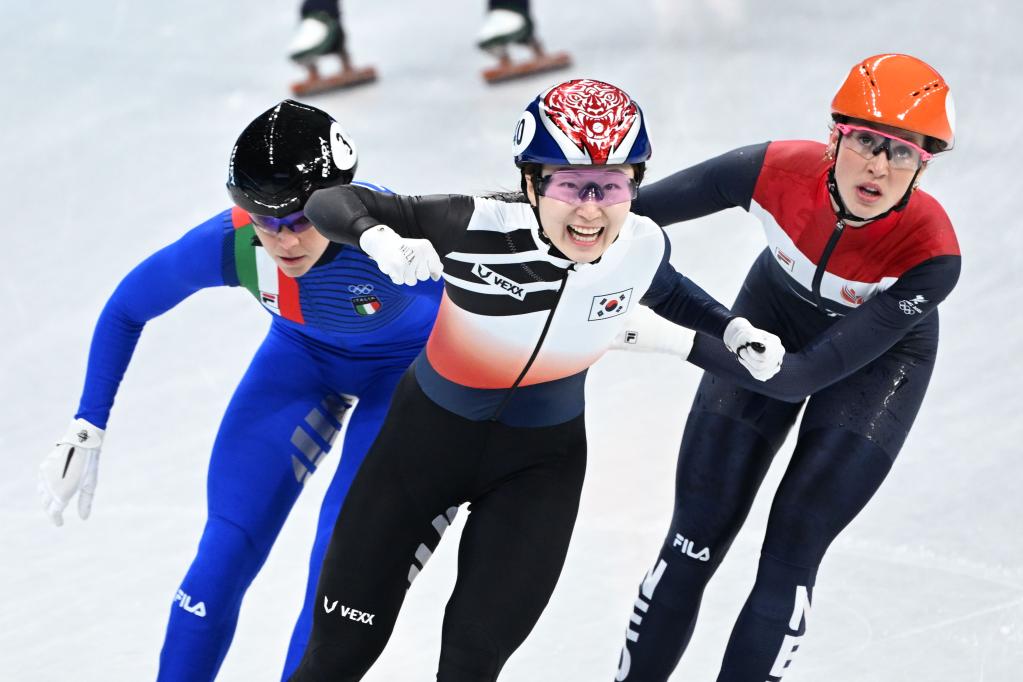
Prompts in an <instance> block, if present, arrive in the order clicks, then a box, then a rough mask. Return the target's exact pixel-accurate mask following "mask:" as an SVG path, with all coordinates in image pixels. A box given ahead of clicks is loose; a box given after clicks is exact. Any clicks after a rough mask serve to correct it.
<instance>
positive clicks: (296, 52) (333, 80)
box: [288, 12, 377, 95]
mask: <svg viewBox="0 0 1023 682" xmlns="http://www.w3.org/2000/svg"><path fill="white" fill-rule="evenodd" d="M331 55H337V56H338V58H339V59H340V61H341V70H340V71H338V72H336V73H334V74H332V75H326V76H324V75H321V74H320V71H319V66H318V64H319V62H320V60H321V59H323V58H324V57H329V56H331ZM288 57H289V58H290V59H291V60H292V61H293V62H295V63H296V64H300V65H301V66H303V67H305V69H306V72H307V73H306V79H305V80H303V81H298V82H295V83H292V84H291V91H292V92H293V93H294V94H296V95H314V94H316V93H319V92H326V91H328V90H337V89H340V88H350V87H353V86H355V85H361V84H363V83H370V82H372V81H375V80H376V77H377V72H376V69H374V68H373V67H372V66H369V67H363V68H356V67H353V66H352V62H351V59H350V58H349V56H348V51H347V50H346V49H345V32H344V29H343V28H341V23H340V22H339V21H338V20H337V19H335V18H334V17H332V16H330V15H329V14H326V13H323V12H316V13H314V14H310V15H308V16H306V17H303V18H302V22H301V23H300V24H299V25H298V32H297V33H296V34H295V37H294V38H293V39H292V41H291V45H289V46H288Z"/></svg>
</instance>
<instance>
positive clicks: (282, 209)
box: [227, 99, 359, 218]
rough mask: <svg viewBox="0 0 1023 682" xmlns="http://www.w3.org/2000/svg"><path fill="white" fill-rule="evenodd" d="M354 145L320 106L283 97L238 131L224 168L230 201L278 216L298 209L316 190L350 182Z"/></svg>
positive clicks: (263, 213)
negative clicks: (225, 169)
mask: <svg viewBox="0 0 1023 682" xmlns="http://www.w3.org/2000/svg"><path fill="white" fill-rule="evenodd" d="M358 161H359V158H358V154H357V153H356V150H355V144H354V143H353V142H352V140H351V138H350V137H348V134H347V133H346V132H345V131H344V130H342V129H341V126H340V124H338V122H337V121H335V120H334V119H333V118H331V117H330V115H329V114H327V113H326V112H324V111H321V110H319V109H317V108H316V107H311V106H308V105H306V104H300V103H299V102H295V101H294V100H290V99H286V100H284V101H283V102H281V103H280V104H278V105H277V106H275V107H273V108H272V109H268V110H267V111H264V112H263V113H262V114H260V115H259V116H258V117H256V119H255V120H254V121H253V122H252V123H250V124H249V125H248V126H247V127H246V128H245V130H243V131H242V134H241V135H239V136H238V141H237V142H235V145H234V149H233V150H231V161H230V163H229V165H228V168H227V191H228V193H229V194H230V195H231V200H232V201H234V203H235V204H236V205H238V206H239V207H240V208H242V209H244V210H246V211H248V212H249V213H256V214H258V215H269V216H274V217H277V218H281V217H283V216H286V215H289V214H291V213H294V212H295V211H300V210H302V207H303V206H305V202H306V201H307V200H308V199H309V196H310V195H311V194H312V193H313V192H315V191H316V190H318V189H322V188H324V187H333V186H334V185H344V184H347V183H349V182H351V181H352V178H353V177H354V176H355V167H356V166H357V165H358Z"/></svg>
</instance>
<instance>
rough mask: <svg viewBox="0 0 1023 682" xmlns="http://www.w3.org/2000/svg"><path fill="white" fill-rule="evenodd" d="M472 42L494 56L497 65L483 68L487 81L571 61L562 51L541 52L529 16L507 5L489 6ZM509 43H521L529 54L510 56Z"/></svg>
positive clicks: (495, 81) (557, 66) (550, 68)
mask: <svg viewBox="0 0 1023 682" xmlns="http://www.w3.org/2000/svg"><path fill="white" fill-rule="evenodd" d="M476 44H477V45H478V46H479V48H480V49H481V50H483V51H484V52H487V53H488V54H491V55H493V56H495V57H497V60H498V63H497V66H495V67H493V68H490V69H486V70H484V71H483V78H484V79H485V80H486V81H487V82H488V83H499V82H501V81H506V80H510V79H512V78H522V77H524V76H531V75H533V74H535V73H542V72H544V71H552V70H554V69H563V68H565V67H567V66H571V64H572V59H571V57H569V56H568V54H567V53H565V52H557V53H554V54H547V53H545V52H544V50H543V47H542V46H541V45H540V42H539V41H538V40H537V39H536V36H535V34H534V30H533V21H532V19H530V18H529V17H528V16H526V15H524V14H522V13H521V12H516V11H514V10H510V9H492V10H490V11H489V12H487V16H486V18H485V19H484V21H483V27H482V28H481V29H480V32H479V35H478V36H477V38H476ZM512 45H516V46H518V45H523V46H525V47H526V48H528V49H529V52H530V56H529V57H528V58H526V59H523V60H519V61H515V60H513V59H512V57H511V50H510V48H511V46H512Z"/></svg>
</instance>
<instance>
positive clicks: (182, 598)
mask: <svg viewBox="0 0 1023 682" xmlns="http://www.w3.org/2000/svg"><path fill="white" fill-rule="evenodd" d="M174 601H176V602H177V603H178V606H180V607H181V608H183V609H184V610H185V611H188V612H189V613H190V614H192V615H193V616H199V617H200V618H205V617H206V603H205V602H199V603H198V604H196V605H195V606H193V605H192V598H191V597H190V596H188V595H187V594H185V593H184V592H182V591H181V590H178V591H177V592H176V593H175V594H174Z"/></svg>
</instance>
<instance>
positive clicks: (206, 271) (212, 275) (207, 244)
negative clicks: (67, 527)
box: [75, 211, 233, 429]
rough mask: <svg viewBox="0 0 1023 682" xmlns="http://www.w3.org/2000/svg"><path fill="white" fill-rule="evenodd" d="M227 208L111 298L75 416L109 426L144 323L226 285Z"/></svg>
mask: <svg viewBox="0 0 1023 682" xmlns="http://www.w3.org/2000/svg"><path fill="white" fill-rule="evenodd" d="M232 229H233V228H232V227H231V218H230V211H226V212H224V213H222V214H220V215H218V216H216V217H214V218H211V219H210V220H208V221H206V222H205V223H203V224H202V225H200V226H198V227H196V228H195V229H193V230H190V231H189V232H187V233H186V234H185V235H184V236H182V237H181V239H179V240H178V241H176V242H174V243H173V244H170V245H169V246H166V247H164V248H162V249H160V250H159V251H157V252H156V253H154V254H153V255H151V256H150V257H149V258H147V259H146V260H144V261H142V262H141V263H139V264H138V265H137V266H135V268H134V269H133V270H132V271H131V272H129V273H128V274H127V275H126V276H125V277H124V279H123V280H121V283H120V284H119V285H118V286H117V289H116V290H115V291H114V293H113V294H112V295H111V296H110V298H109V299H108V300H107V303H106V305H105V306H104V308H103V312H102V313H100V316H99V320H98V321H97V322H96V329H95V331H94V332H93V337H92V345H91V347H90V349H89V362H88V369H87V372H86V376H85V388H84V390H83V391H82V399H81V403H80V404H79V407H78V411H77V412H76V413H75V417H77V418H82V419H86V420H88V421H89V422H91V423H92V424H95V425H96V426H97V427H99V428H101V429H104V428H106V424H107V419H108V417H109V416H110V408H111V406H112V405H113V403H114V396H115V395H116V394H117V389H118V387H119V386H120V383H121V379H122V378H123V377H124V372H125V370H127V368H128V364H129V362H130V361H131V357H132V354H133V353H134V352H135V345H136V344H137V343H138V339H139V336H140V335H141V334H142V329H143V327H144V326H145V324H146V322H148V321H149V320H151V319H153V318H154V317H157V316H159V315H162V314H163V313H165V312H167V311H168V310H170V309H171V308H173V307H174V306H176V305H177V304H178V303H180V302H181V301H183V300H185V299H186V298H188V297H189V296H191V295H192V294H194V293H195V292H196V291H198V290H200V289H204V288H207V287H215V286H223V285H224V284H225V280H224V277H225V275H224V250H225V247H224V246H223V245H224V243H225V240H224V233H225V231H227V230H232Z"/></svg>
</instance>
